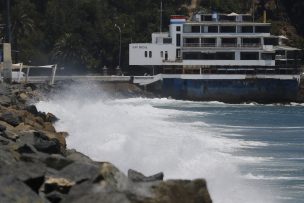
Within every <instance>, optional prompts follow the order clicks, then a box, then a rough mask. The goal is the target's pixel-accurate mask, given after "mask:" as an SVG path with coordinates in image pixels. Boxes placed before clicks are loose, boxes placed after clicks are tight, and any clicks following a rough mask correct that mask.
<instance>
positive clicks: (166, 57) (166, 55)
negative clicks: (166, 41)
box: [165, 51, 168, 60]
mask: <svg viewBox="0 0 304 203" xmlns="http://www.w3.org/2000/svg"><path fill="white" fill-rule="evenodd" d="M165 60H168V52H167V51H165Z"/></svg>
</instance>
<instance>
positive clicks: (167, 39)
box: [163, 38, 172, 44]
mask: <svg viewBox="0 0 304 203" xmlns="http://www.w3.org/2000/svg"><path fill="white" fill-rule="evenodd" d="M163 43H164V44H172V38H164V39H163Z"/></svg>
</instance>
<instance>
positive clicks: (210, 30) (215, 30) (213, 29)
mask: <svg viewBox="0 0 304 203" xmlns="http://www.w3.org/2000/svg"><path fill="white" fill-rule="evenodd" d="M208 33H218V26H209V27H208Z"/></svg>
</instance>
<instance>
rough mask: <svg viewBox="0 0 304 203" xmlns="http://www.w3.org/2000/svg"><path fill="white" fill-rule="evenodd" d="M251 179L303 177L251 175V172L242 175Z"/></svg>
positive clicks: (292, 178)
mask: <svg viewBox="0 0 304 203" xmlns="http://www.w3.org/2000/svg"><path fill="white" fill-rule="evenodd" d="M244 177H245V178H247V179H251V180H304V179H303V177H290V176H264V175H253V174H251V173H249V174H247V175H245V176H244Z"/></svg>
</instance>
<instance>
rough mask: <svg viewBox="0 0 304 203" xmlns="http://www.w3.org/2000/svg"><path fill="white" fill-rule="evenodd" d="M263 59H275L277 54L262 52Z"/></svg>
mask: <svg viewBox="0 0 304 203" xmlns="http://www.w3.org/2000/svg"><path fill="white" fill-rule="evenodd" d="M261 57H262V60H274V59H275V54H274V53H262V56H261Z"/></svg>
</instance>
